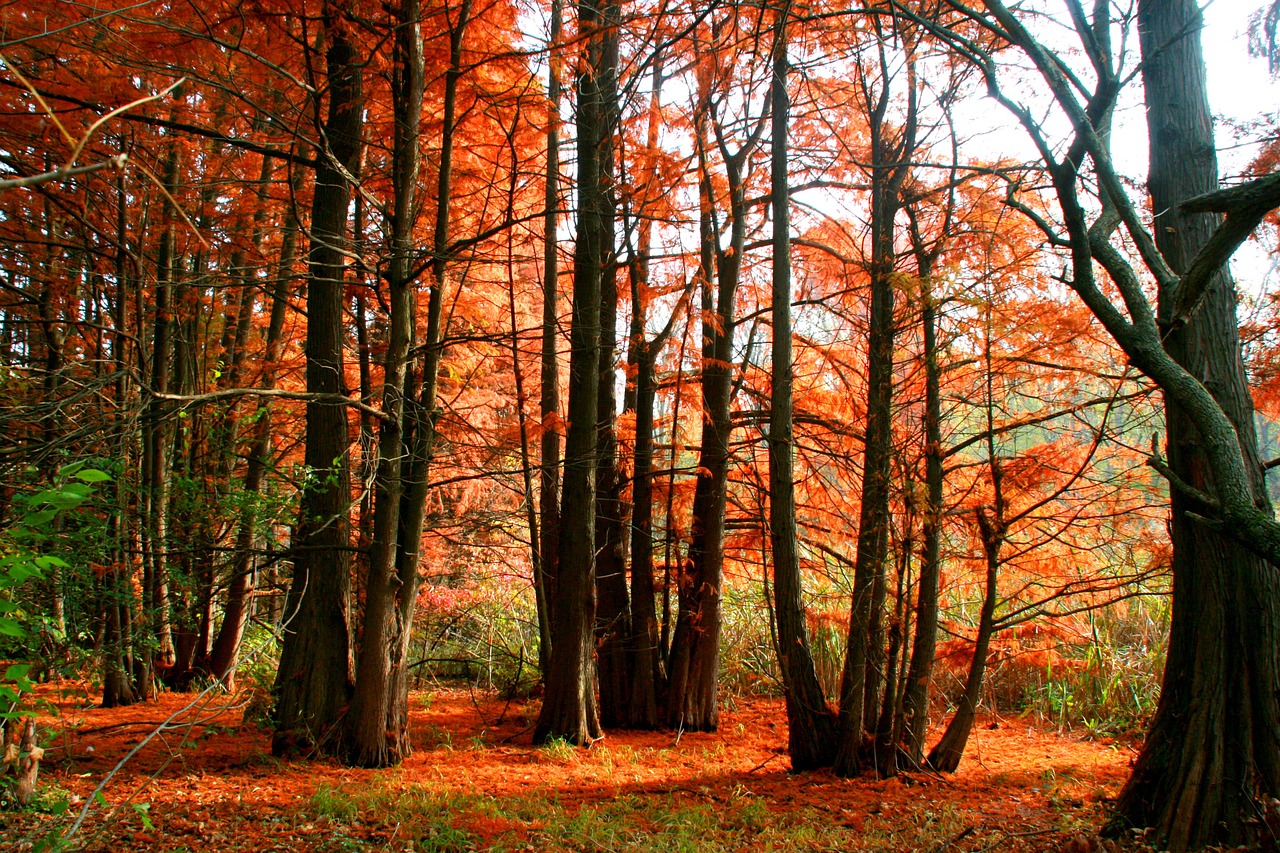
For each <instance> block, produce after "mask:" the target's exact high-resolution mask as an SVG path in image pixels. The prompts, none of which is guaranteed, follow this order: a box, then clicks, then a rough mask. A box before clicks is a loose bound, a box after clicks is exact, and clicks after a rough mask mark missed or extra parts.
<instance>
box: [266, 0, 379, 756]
mask: <svg viewBox="0 0 1280 853" xmlns="http://www.w3.org/2000/svg"><path fill="white" fill-rule="evenodd" d="M325 13H326V14H325V19H324V21H325V37H326V39H327V40H328V45H327V47H326V50H325V74H326V79H327V81H328V96H329V98H328V116H327V118H326V121H325V125H324V137H325V140H326V144H327V147H326V149H325V150H323V151H322V152H321V156H320V158H319V159H318V161H317V164H316V187H315V194H314V196H313V197H312V202H311V251H310V258H309V263H308V271H309V276H308V288H307V391H308V392H311V393H313V394H319V395H339V396H344V397H345V391H346V387H345V371H344V369H343V322H342V315H343V302H344V297H345V289H346V283H345V275H346V256H345V253H344V247H345V245H346V244H347V219H348V217H347V206H348V204H349V203H350V200H351V182H350V176H351V175H352V174H353V173H354V172H356V171H357V170H358V164H357V161H358V158H359V151H360V137H361V133H362V124H363V109H364V104H363V96H364V87H363V82H362V80H361V75H362V73H363V70H362V62H361V58H360V55H359V53H358V52H357V49H356V45H355V42H354V41H353V38H352V33H351V32H350V29H351V26H352V24H351V22H350V21H349V20H348V19H347V18H346V17H345V16H344V15H343V13H342V12H341V10H339V9H338V8H336V7H334V6H332V5H326V7H325ZM350 443H351V442H350V438H349V436H348V424H347V408H346V405H345V404H344V403H341V402H322V401H320V400H312V401H310V402H308V403H307V444H306V465H307V470H308V478H309V480H308V483H307V484H306V487H305V488H304V490H303V493H302V503H301V507H300V509H299V514H300V517H299V523H298V528H299V530H298V541H297V547H296V551H295V555H296V556H295V560H294V577H293V585H292V587H291V588H290V591H289V600H288V603H287V605H286V618H287V619H288V623H287V626H286V633H285V640H284V645H283V648H282V650H281V653H280V668H279V672H278V674H277V676H276V686H275V693H276V709H275V719H274V723H275V735H274V737H273V738H272V747H271V748H272V751H273V752H275V753H276V754H277V755H282V754H291V753H295V752H298V751H300V750H307V749H310V748H313V747H315V746H318V745H320V744H322V743H324V742H325V741H326V740H327V739H329V738H332V737H333V736H334V735H335V734H337V732H336V731H335V726H337V724H338V722H339V720H340V719H341V715H342V713H343V711H344V710H345V709H346V707H347V703H348V702H349V701H350V696H351V689H352V677H353V675H352V661H351V643H352V636H351V635H352V632H351V625H350V623H349V622H348V619H347V610H348V607H349V606H350V601H349V598H350V595H351V576H350V570H349V557H348V553H349V551H348V549H349V547H350V541H349V532H348V528H349V524H348V521H347V512H348V504H349V503H350V500H351V488H350V480H349V476H350V474H349V470H350V469H349V463H348V456H347V451H348V447H349V445H350Z"/></svg>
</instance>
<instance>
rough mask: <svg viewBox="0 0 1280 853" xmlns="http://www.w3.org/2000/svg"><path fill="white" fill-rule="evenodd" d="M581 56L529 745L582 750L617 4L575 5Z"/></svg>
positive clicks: (591, 702) (588, 680) (590, 668)
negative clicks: (550, 546) (562, 370)
mask: <svg viewBox="0 0 1280 853" xmlns="http://www.w3.org/2000/svg"><path fill="white" fill-rule="evenodd" d="M577 9H578V28H579V32H580V33H581V34H582V38H583V39H584V41H585V47H584V50H585V56H584V58H583V63H582V67H581V71H580V72H579V73H578V78H577V87H578V239H577V244H576V246H575V247H574V270H573V276H574V288H573V319H572V326H571V329H570V334H569V339H570V345H571V353H570V356H569V427H568V434H567V436H566V439H565V454H564V488H563V494H562V498H561V521H562V523H561V526H560V539H559V546H558V554H559V564H558V568H557V573H556V589H555V597H554V599H553V600H552V608H551V609H552V620H551V651H552V654H551V660H550V666H549V668H548V671H547V677H546V696H545V698H544V700H543V703H542V710H541V711H540V713H539V715H538V722H537V724H536V726H535V727H534V742H535V743H545V742H547V741H549V740H552V739H556V738H561V739H564V740H566V741H568V742H570V743H574V744H587V743H590V742H591V741H594V740H596V739H598V738H599V737H600V736H601V730H600V719H599V712H598V710H597V707H596V687H595V660H594V651H595V616H596V597H595V548H596V542H595V523H594V522H595V506H596V496H595V479H596V436H597V430H596V418H597V416H598V396H597V395H598V392H599V387H600V286H601V279H602V276H603V275H604V274H605V273H606V269H607V267H608V266H609V264H610V258H611V256H612V253H613V209H612V187H610V186H609V185H608V180H609V176H610V175H611V174H612V172H611V170H610V169H609V168H608V166H607V165H606V164H607V163H610V162H611V161H612V158H613V134H614V129H615V127H616V121H617V67H618V31H617V15H618V7H617V5H616V3H614V2H612V0H611V2H608V3H606V4H604V6H603V8H601V9H599V10H598V9H596V8H595V7H594V6H592V5H589V4H586V3H579V4H578V6H577Z"/></svg>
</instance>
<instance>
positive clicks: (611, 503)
mask: <svg viewBox="0 0 1280 853" xmlns="http://www.w3.org/2000/svg"><path fill="white" fill-rule="evenodd" d="M605 96H606V97H608V96H609V95H608V93H605ZM613 97H614V99H615V100H616V94H615V95H613ZM600 167H601V169H602V175H601V180H602V181H603V182H604V185H605V186H606V187H610V186H612V183H613V161H612V158H611V157H609V158H605V159H603V160H602V161H601V163H600ZM607 191H608V190H607ZM610 192H611V191H610ZM606 204H609V205H610V206H612V201H611V200H610V201H608V202H606ZM601 241H602V246H603V247H604V252H605V254H604V258H603V259H602V262H603V265H604V272H603V275H602V276H601V279H600V376H599V388H598V390H597V391H596V395H597V399H596V511H595V526H596V628H595V631H596V661H597V673H598V680H599V688H600V725H601V726H603V727H604V728H617V727H619V726H622V725H625V723H626V718H627V709H628V707H629V705H630V692H631V668H630V658H629V656H628V654H627V638H628V635H629V634H630V631H631V602H630V600H629V598H630V597H629V595H628V591H627V560H626V544H627V540H626V526H625V525H626V518H625V516H626V506H625V504H624V502H623V500H622V485H623V483H622V473H621V471H620V469H619V465H618V435H617V429H616V427H615V421H616V418H617V403H618V395H617V388H616V383H615V369H614V356H615V355H616V352H617V347H618V332H617V327H618V282H617V264H616V261H615V257H614V250H613V242H614V229H613V223H612V221H610V222H609V223H608V225H606V227H605V229H604V232H603V233H602V235H601Z"/></svg>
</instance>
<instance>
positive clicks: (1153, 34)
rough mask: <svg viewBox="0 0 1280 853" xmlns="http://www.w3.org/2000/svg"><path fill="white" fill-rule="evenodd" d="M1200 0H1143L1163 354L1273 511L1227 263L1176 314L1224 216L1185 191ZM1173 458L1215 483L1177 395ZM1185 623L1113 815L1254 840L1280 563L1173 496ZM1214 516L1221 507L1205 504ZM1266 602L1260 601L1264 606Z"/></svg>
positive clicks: (1262, 503)
mask: <svg viewBox="0 0 1280 853" xmlns="http://www.w3.org/2000/svg"><path fill="white" fill-rule="evenodd" d="M1201 14H1202V13H1201V12H1200V10H1199V9H1198V8H1197V6H1196V4H1195V3H1193V2H1186V0H1169V2H1164V3H1153V2H1149V0H1143V2H1141V3H1139V4H1138V34H1139V37H1140V43H1141V47H1142V55H1143V59H1144V62H1143V65H1142V80H1143V86H1144V90H1145V100H1146V105H1147V128H1148V133H1147V136H1148V140H1149V150H1150V160H1149V162H1150V171H1149V174H1148V181H1147V188H1148V190H1149V192H1150V193H1151V206H1152V209H1153V210H1154V211H1155V212H1156V214H1155V218H1154V222H1153V227H1152V232H1153V237H1154V239H1155V245H1156V248H1158V249H1159V251H1160V255H1161V257H1162V258H1163V259H1164V261H1165V263H1166V264H1167V265H1168V267H1169V270H1170V271H1171V272H1172V273H1174V274H1175V275H1176V276H1179V277H1181V280H1179V281H1172V280H1168V279H1165V280H1162V281H1161V288H1160V292H1159V294H1158V299H1159V302H1158V310H1157V325H1158V327H1159V328H1160V329H1161V330H1162V331H1163V332H1164V347H1165V350H1166V352H1168V353H1169V355H1170V356H1171V357H1172V358H1173V359H1174V360H1175V361H1176V362H1177V363H1178V364H1179V365H1180V366H1181V367H1182V368H1184V369H1185V370H1186V371H1187V372H1188V373H1190V374H1191V375H1192V376H1195V377H1196V378H1198V379H1199V380H1200V381H1201V382H1202V383H1203V384H1204V386H1205V387H1206V388H1207V389H1209V390H1210V392H1211V393H1212V394H1213V396H1214V398H1215V401H1216V402H1217V404H1218V405H1219V406H1220V407H1221V409H1222V411H1223V412H1224V413H1225V414H1226V415H1227V417H1228V419H1229V420H1230V422H1231V425H1232V426H1233V427H1234V430H1235V433H1236V436H1237V440H1238V443H1239V448H1240V450H1239V452H1240V455H1241V458H1242V461H1243V463H1244V465H1245V467H1246V470H1247V472H1248V474H1249V478H1248V479H1249V482H1250V486H1251V490H1252V495H1253V497H1252V499H1253V502H1254V503H1255V505H1256V506H1258V507H1259V509H1261V510H1262V511H1264V512H1267V513H1269V512H1270V505H1269V502H1268V499H1267V491H1266V486H1265V483H1264V477H1263V469H1262V465H1261V460H1260V459H1259V458H1258V451H1257V440H1256V438H1255V433H1254V419H1253V400H1252V397H1251V396H1250V391H1249V385H1248V381H1247V379H1246V377H1245V375H1244V367H1243V362H1242V360H1241V357H1240V339H1239V333H1238V322H1237V319H1236V300H1237V297H1236V293H1235V287H1234V282H1233V281H1232V279H1231V274H1230V272H1229V271H1228V270H1227V268H1226V267H1225V265H1219V266H1218V267H1217V268H1216V269H1214V270H1213V272H1212V273H1211V274H1210V277H1209V278H1210V280H1209V281H1208V282H1207V283H1206V285H1205V293H1204V295H1203V296H1202V297H1200V303H1199V305H1198V306H1197V307H1195V308H1194V309H1193V311H1191V312H1188V314H1187V317H1186V321H1185V322H1181V319H1182V318H1181V317H1180V316H1179V313H1180V312H1181V311H1183V310H1185V305H1183V304H1180V303H1181V302H1182V300H1183V299H1185V296H1184V293H1182V292H1180V291H1181V290H1182V289H1183V288H1185V287H1187V282H1186V277H1187V274H1188V272H1189V271H1190V270H1191V269H1192V266H1193V264H1194V263H1195V262H1196V261H1197V260H1198V258H1197V253H1199V252H1201V251H1202V250H1203V248H1204V247H1205V246H1206V245H1208V244H1209V243H1210V241H1212V240H1213V239H1214V237H1215V231H1218V230H1219V229H1220V228H1221V227H1222V221H1221V217H1220V216H1218V215H1217V213H1216V212H1213V211H1196V210H1189V209H1188V206H1187V205H1186V202H1187V201H1188V200H1190V199H1192V198H1194V197H1196V196H1202V195H1205V194H1207V193H1212V192H1214V191H1216V190H1217V189H1218V168H1217V160H1216V157H1215V156H1214V151H1215V145H1214V141H1213V128H1212V119H1211V113H1210V110H1209V102H1208V96H1207V93H1206V84H1205V71H1204V59H1203V57H1202V55H1201V50H1200V40H1199V32H1200V29H1201V26H1202V24H1201V20H1202V19H1201ZM1166 418H1167V424H1168V436H1167V447H1168V466H1169V471H1170V473H1171V474H1172V476H1173V477H1176V478H1177V479H1178V480H1179V481H1180V482H1182V483H1185V484H1187V485H1189V486H1191V487H1193V488H1195V489H1196V490H1198V491H1199V492H1201V493H1203V494H1214V493H1215V492H1216V491H1217V489H1218V484H1217V483H1216V482H1215V477H1214V476H1213V474H1212V473H1211V471H1212V468H1211V465H1212V462H1211V460H1210V459H1208V458H1206V455H1205V453H1204V451H1203V450H1202V446H1203V445H1204V444H1205V443H1206V441H1209V440H1212V438H1211V437H1210V436H1207V435H1205V434H1204V433H1202V432H1201V427H1200V426H1199V425H1198V424H1197V423H1196V422H1195V419H1194V418H1193V417H1192V416H1191V415H1190V413H1188V412H1187V411H1186V408H1185V406H1184V404H1183V403H1182V402H1181V401H1180V400H1178V399H1177V398H1176V397H1173V398H1166ZM1171 500H1172V515H1171V527H1170V533H1171V537H1172V539H1173V595H1174V598H1173V619H1172V624H1171V626H1170V636H1169V652H1168V658H1167V659H1166V662H1165V673H1164V680H1163V685H1162V690H1161V694H1160V704H1159V706H1158V707H1157V710H1156V715H1155V718H1154V719H1153V720H1152V723H1151V729H1150V731H1149V732H1148V734H1147V739H1146V742H1145V743H1144V744H1143V748H1142V751H1141V753H1139V756H1138V760H1137V762H1136V763H1135V764H1134V769H1133V775H1132V776H1131V777H1130V779H1129V781H1128V783H1127V784H1126V785H1125V788H1124V790H1123V792H1122V793H1121V795H1120V799H1119V801H1118V802H1117V803H1116V819H1115V821H1114V825H1115V826H1116V827H1117V828H1118V827H1119V826H1120V825H1122V824H1128V825H1130V826H1137V827H1147V826H1150V827H1154V828H1155V829H1156V832H1157V834H1158V835H1159V837H1160V838H1161V839H1163V840H1164V841H1165V843H1167V844H1168V845H1169V847H1170V849H1172V850H1182V849H1192V848H1196V847H1200V846H1203V845H1205V844H1209V843H1235V842H1239V841H1242V840H1244V839H1245V838H1247V837H1248V835H1249V832H1250V830H1249V828H1248V824H1249V823H1250V821H1251V819H1252V817H1253V815H1254V814H1255V811H1256V808H1257V805H1256V804H1257V802H1258V800H1259V798H1260V797H1262V796H1272V797H1273V796H1276V794H1277V793H1278V792H1280V694H1278V692H1277V689H1278V688H1280V669H1278V660H1277V654H1278V651H1277V649H1278V643H1280V613H1278V612H1277V608H1280V577H1278V576H1277V574H1276V568H1275V565H1268V563H1267V561H1265V560H1264V559H1262V558H1261V557H1259V556H1258V555H1256V554H1255V553H1253V552H1251V551H1250V550H1249V549H1248V548H1247V547H1246V545H1245V544H1243V543H1241V542H1239V541H1237V540H1236V539H1235V538H1234V537H1232V536H1231V535H1229V534H1226V535H1224V533H1223V532H1220V531H1216V530H1212V529H1210V530H1206V529H1205V528H1204V526H1203V525H1202V524H1201V523H1200V522H1199V521H1198V519H1197V518H1196V516H1197V515H1201V514H1204V513H1206V507H1205V506H1204V503H1203V501H1200V500H1197V499H1196V498H1195V497H1193V496H1192V495H1190V494H1188V493H1187V492H1186V491H1184V490H1182V489H1177V488H1175V489H1174V490H1173V493H1172V495H1171ZM1209 512H1212V510H1209ZM1259 605H1261V606H1259Z"/></svg>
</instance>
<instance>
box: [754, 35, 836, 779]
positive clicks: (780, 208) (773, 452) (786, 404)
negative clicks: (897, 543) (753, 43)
mask: <svg viewBox="0 0 1280 853" xmlns="http://www.w3.org/2000/svg"><path fill="white" fill-rule="evenodd" d="M787 69H788V64H787V50H786V12H780V13H778V22H777V29H776V35H775V41H774V46H773V83H772V87H771V91H770V100H771V102H772V124H773V146H772V152H771V154H772V156H771V162H770V189H771V190H772V204H773V299H772V303H773V389H772V392H771V395H770V403H771V407H770V412H769V538H770V544H771V545H772V547H773V577H774V581H773V588H774V610H775V616H774V618H775V620H776V622H777V626H778V665H779V668H780V669H781V670H782V685H783V690H784V691H785V698H786V706H787V751H788V753H789V754H790V756H791V768H792V769H793V770H795V771H797V772H802V771H805V770H814V769H816V768H819V767H826V766H829V765H830V764H831V762H832V761H833V760H834V759H835V755H834V739H835V723H836V720H835V716H834V715H833V714H832V713H831V709H830V708H828V707H827V701H826V698H825V697H824V695H823V693H822V685H821V684H819V683H818V675H817V672H816V670H815V669H814V665H813V654H812V653H811V652H810V651H809V636H808V632H809V628H808V620H807V619H806V618H805V609H804V592H803V585H802V580H801V576H800V555H799V552H798V550H797V543H796V500H795V482H794V476H795V475H794V473H793V472H794V463H793V460H792V456H793V453H794V439H793V437H792V436H793V433H792V371H793V366H792V364H791V217H790V198H789V193H788V191H787V190H788V185H787V178H788V171H787V126H788V118H789V109H790V99H789V97H788V94H787Z"/></svg>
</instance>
